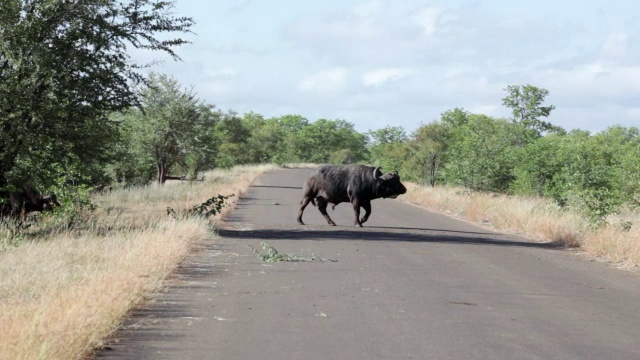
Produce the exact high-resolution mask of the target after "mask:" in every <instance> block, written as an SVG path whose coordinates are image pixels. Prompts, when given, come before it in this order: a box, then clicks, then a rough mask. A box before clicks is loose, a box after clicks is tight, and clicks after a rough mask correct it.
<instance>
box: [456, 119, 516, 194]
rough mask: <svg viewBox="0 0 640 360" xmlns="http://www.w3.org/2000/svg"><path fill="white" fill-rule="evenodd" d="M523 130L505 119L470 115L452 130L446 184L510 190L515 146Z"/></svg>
mask: <svg viewBox="0 0 640 360" xmlns="http://www.w3.org/2000/svg"><path fill="white" fill-rule="evenodd" d="M521 130H522V127H520V126H519V125H516V124H512V123H510V122H508V121H506V120H502V119H494V118H492V117H489V116H486V115H479V114H468V115H467V117H466V122H464V123H462V125H459V126H454V127H452V128H451V133H450V134H451V135H450V136H451V137H450V139H451V140H450V143H449V145H448V150H447V158H448V162H447V164H446V167H445V169H444V171H445V174H444V175H445V177H446V179H447V181H448V182H450V183H453V184H458V185H464V186H465V187H467V188H468V189H471V190H480V191H498V192H502V191H506V190H508V188H509V185H510V183H511V181H513V179H514V176H513V167H514V163H515V152H514V150H515V147H514V144H515V142H516V141H518V139H520V138H521V137H520V134H521Z"/></svg>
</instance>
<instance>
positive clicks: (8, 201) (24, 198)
mask: <svg viewBox="0 0 640 360" xmlns="http://www.w3.org/2000/svg"><path fill="white" fill-rule="evenodd" d="M2 199H5V201H2ZM54 206H60V203H59V202H58V198H57V197H56V195H55V194H49V195H45V194H42V193H40V192H37V191H36V190H35V189H33V188H32V187H30V186H28V185H25V186H23V187H22V189H21V190H20V191H2V192H0V209H1V210H2V212H1V215H2V216H8V215H11V216H18V215H20V214H21V213H25V214H26V213H29V212H32V211H45V210H51V209H52V208H53V207H54Z"/></svg>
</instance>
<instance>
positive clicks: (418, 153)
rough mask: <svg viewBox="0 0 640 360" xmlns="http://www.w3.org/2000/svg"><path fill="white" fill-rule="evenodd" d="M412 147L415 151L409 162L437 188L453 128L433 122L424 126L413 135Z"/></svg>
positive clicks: (442, 123)
mask: <svg viewBox="0 0 640 360" xmlns="http://www.w3.org/2000/svg"><path fill="white" fill-rule="evenodd" d="M411 137H412V141H411V144H410V147H411V148H412V149H413V151H412V154H411V156H409V157H408V160H410V161H411V162H413V163H414V164H415V168H418V169H420V170H422V171H421V174H420V175H421V176H420V177H423V178H426V179H427V180H428V181H429V184H431V186H435V184H436V180H438V179H440V174H439V170H440V169H441V167H442V165H443V164H444V158H445V154H446V152H447V150H448V146H449V142H450V137H451V126H450V125H448V124H447V123H445V122H432V123H430V124H427V125H422V126H420V127H419V128H418V129H416V131H414V132H413V134H412V135H411Z"/></svg>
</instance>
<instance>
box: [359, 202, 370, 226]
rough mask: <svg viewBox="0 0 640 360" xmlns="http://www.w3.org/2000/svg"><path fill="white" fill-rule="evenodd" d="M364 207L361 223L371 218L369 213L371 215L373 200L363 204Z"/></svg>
mask: <svg viewBox="0 0 640 360" xmlns="http://www.w3.org/2000/svg"><path fill="white" fill-rule="evenodd" d="M362 208H363V209H364V216H363V217H362V219H360V224H362V223H365V222H367V220H369V215H371V202H369V201H366V202H364V203H363V204H362Z"/></svg>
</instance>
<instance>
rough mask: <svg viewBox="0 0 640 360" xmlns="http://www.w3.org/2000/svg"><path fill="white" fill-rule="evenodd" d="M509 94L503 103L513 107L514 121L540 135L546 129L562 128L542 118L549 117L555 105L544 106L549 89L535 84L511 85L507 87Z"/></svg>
mask: <svg viewBox="0 0 640 360" xmlns="http://www.w3.org/2000/svg"><path fill="white" fill-rule="evenodd" d="M504 90H505V91H507V92H508V93H509V94H508V95H507V96H505V97H504V98H502V105H504V106H506V107H508V108H510V109H511V113H512V114H513V121H514V122H515V123H516V124H520V125H522V126H524V127H525V128H529V129H532V130H534V131H535V134H536V135H540V133H541V132H544V131H556V130H560V128H558V127H556V126H554V125H552V124H551V123H549V122H546V121H543V120H542V118H547V117H549V114H551V111H552V110H553V109H555V106H553V105H549V106H542V103H543V102H544V99H545V98H546V97H547V95H549V90H547V89H542V88H538V87H535V86H533V85H529V84H527V85H509V86H507V87H506V88H505V89H504Z"/></svg>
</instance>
